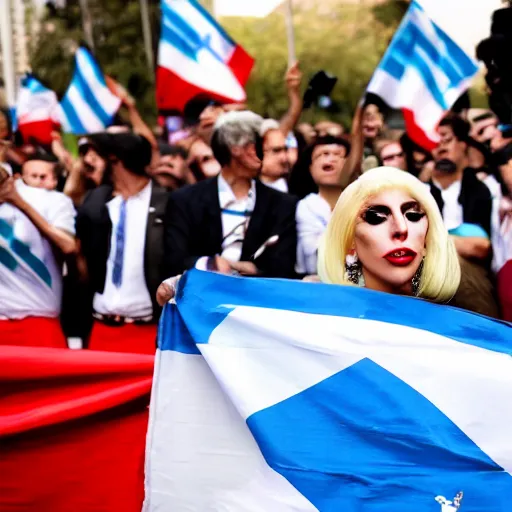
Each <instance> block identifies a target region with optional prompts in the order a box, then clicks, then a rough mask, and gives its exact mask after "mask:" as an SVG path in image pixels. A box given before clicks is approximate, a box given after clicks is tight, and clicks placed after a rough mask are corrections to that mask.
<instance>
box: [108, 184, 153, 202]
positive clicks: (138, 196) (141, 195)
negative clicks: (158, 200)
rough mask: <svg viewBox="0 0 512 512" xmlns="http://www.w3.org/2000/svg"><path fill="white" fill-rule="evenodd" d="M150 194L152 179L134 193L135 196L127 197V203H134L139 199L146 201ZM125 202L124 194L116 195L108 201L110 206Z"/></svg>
mask: <svg viewBox="0 0 512 512" xmlns="http://www.w3.org/2000/svg"><path fill="white" fill-rule="evenodd" d="M148 196H151V180H150V181H149V182H148V184H147V185H146V186H145V187H144V188H143V189H141V190H140V191H139V192H137V193H136V194H134V195H133V196H130V197H129V198H128V199H126V202H127V203H134V202H138V201H146V200H147V199H148ZM122 202H123V196H121V195H118V196H114V197H113V198H112V199H111V200H110V201H109V202H108V203H107V205H108V206H111V205H117V204H121V203H122Z"/></svg>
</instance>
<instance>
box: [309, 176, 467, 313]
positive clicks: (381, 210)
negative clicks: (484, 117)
mask: <svg viewBox="0 0 512 512" xmlns="http://www.w3.org/2000/svg"><path fill="white" fill-rule="evenodd" d="M318 268H319V276H320V279H321V280H322V281H323V282H326V283H332V284H348V285H351V284H352V285H356V286H364V287H366V288H370V289H372V290H378V291H382V292H388V293H396V294H401V295H411V296H418V297H422V298H425V299H429V300H432V301H434V302H442V303H446V302H449V301H450V300H451V299H452V297H453V296H454V295H455V292H456V291H457V288H458V286H459V282H460V266H459V262H458V257H457V252H456V250H455V246H454V245H453V242H452V241H451V240H450V238H449V236H448V233H447V231H446V228H445V227H444V224H443V220H442V218H441V214H440V213H439V209H438V208H437V205H436V203H435V201H434V199H433V198H432V196H431V195H430V194H429V192H428V190H427V189H426V187H425V186H424V185H423V184H422V183H421V182H420V181H418V180H417V179H416V178H415V177H414V176H411V175H410V174H408V173H404V172H402V171H400V170H398V169H394V168H390V167H379V168H376V169H372V170H371V171H368V172H367V173H365V174H364V175H363V176H361V177H360V178H359V179H358V180H357V181H355V182H354V183H352V184H351V185H350V186H349V187H347V188H346V190H345V191H344V192H343V193H342V194H341V196H340V199H339V201H338V203H337V205H336V208H335V209H334V212H333V216H332V218H331V220H330V222H329V225H328V227H327V231H326V235H325V237H324V240H323V243H322V245H321V247H320V251H319V261H318Z"/></svg>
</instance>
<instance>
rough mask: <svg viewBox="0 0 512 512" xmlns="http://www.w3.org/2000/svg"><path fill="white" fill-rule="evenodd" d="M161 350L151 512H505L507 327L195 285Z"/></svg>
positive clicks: (264, 289) (360, 293) (313, 294)
mask: <svg viewBox="0 0 512 512" xmlns="http://www.w3.org/2000/svg"><path fill="white" fill-rule="evenodd" d="M158 345H159V346H158V351H157V357H156V366H155V373H154V384H153V392H152V398H151V407H150V423H149V431H148V442H147V455H146V500H145V508H144V510H145V511H146V512H156V511H160V510H173V511H177V512H181V511H188V510H190V511H201V512H206V511H220V510H222V511H226V512H245V511H251V512H256V511H257V512H274V511H276V512H281V511H283V512H292V511H293V512H309V511H336V512H340V511H343V512H405V511H414V512H437V511H441V510H442V511H450V510H453V511H455V510H457V508H456V507H457V503H459V504H460V505H461V511H462V512H484V511H485V512H506V511H510V510H511V504H512V476H511V474H510V472H511V470H512V408H511V407H510V404H511V403H512V359H511V357H510V351H511V347H512V328H511V326H510V325H508V324H504V323H499V322H495V321H492V320H490V319H487V318H484V317H481V316H478V315H474V314H471V313H468V312H465V311H462V310H457V309H454V308H450V307H447V306H438V305H434V304H430V303H428V302H426V301H423V300H419V299H415V298H408V297H400V296H394V295H390V294H383V293H379V292H373V291H370V290H366V289H361V288H355V287H345V286H334V285H323V284H316V283H303V282H293V281H284V280H266V279H243V278H236V277H227V276H221V275H217V274H213V273H207V272H201V271H199V270H193V271H191V272H189V273H187V274H185V276H184V277H183V278H182V280H181V282H180V286H179V289H178V295H177V298H176V303H175V304H174V303H173V304H168V305H167V306H166V308H165V311H164V314H163V316H162V319H161V325H160V332H159V342H158ZM449 507H453V508H449Z"/></svg>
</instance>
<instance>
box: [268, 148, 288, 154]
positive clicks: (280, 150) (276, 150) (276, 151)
mask: <svg viewBox="0 0 512 512" xmlns="http://www.w3.org/2000/svg"><path fill="white" fill-rule="evenodd" d="M287 152H288V148H287V147H286V146H277V147H275V148H268V149H265V150H263V153H272V154H273V155H279V154H281V153H287Z"/></svg>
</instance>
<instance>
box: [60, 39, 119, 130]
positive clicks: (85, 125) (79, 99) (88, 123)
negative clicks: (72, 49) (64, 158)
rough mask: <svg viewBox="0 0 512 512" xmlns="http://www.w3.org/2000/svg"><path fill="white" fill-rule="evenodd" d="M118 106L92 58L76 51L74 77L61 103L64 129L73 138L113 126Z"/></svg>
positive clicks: (80, 49)
mask: <svg viewBox="0 0 512 512" xmlns="http://www.w3.org/2000/svg"><path fill="white" fill-rule="evenodd" d="M120 105H121V100H120V99H119V98H118V97H117V96H115V95H114V94H113V93H112V92H111V91H110V90H109V88H108V87H107V84H106V82H105V77H104V76H103V73H102V71H101V69H100V67H99V65H98V63H97V62H96V60H95V59H94V57H93V56H92V55H91V53H90V52H89V51H88V50H87V49H86V48H83V47H81V48H79V49H78V50H77V51H76V54H75V71H74V73H73V78H72V80H71V83H70V84H69V86H68V88H67V91H66V93H65V94H64V97H63V98H62V100H61V102H60V116H59V117H60V121H61V124H62V128H63V130H64V131H65V132H68V133H74V134H76V135H82V134H84V133H94V132H100V131H103V130H105V128H106V127H107V126H109V125H110V124H112V120H113V118H114V115H115V113H116V112H117V110H118V109H119V106H120Z"/></svg>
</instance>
